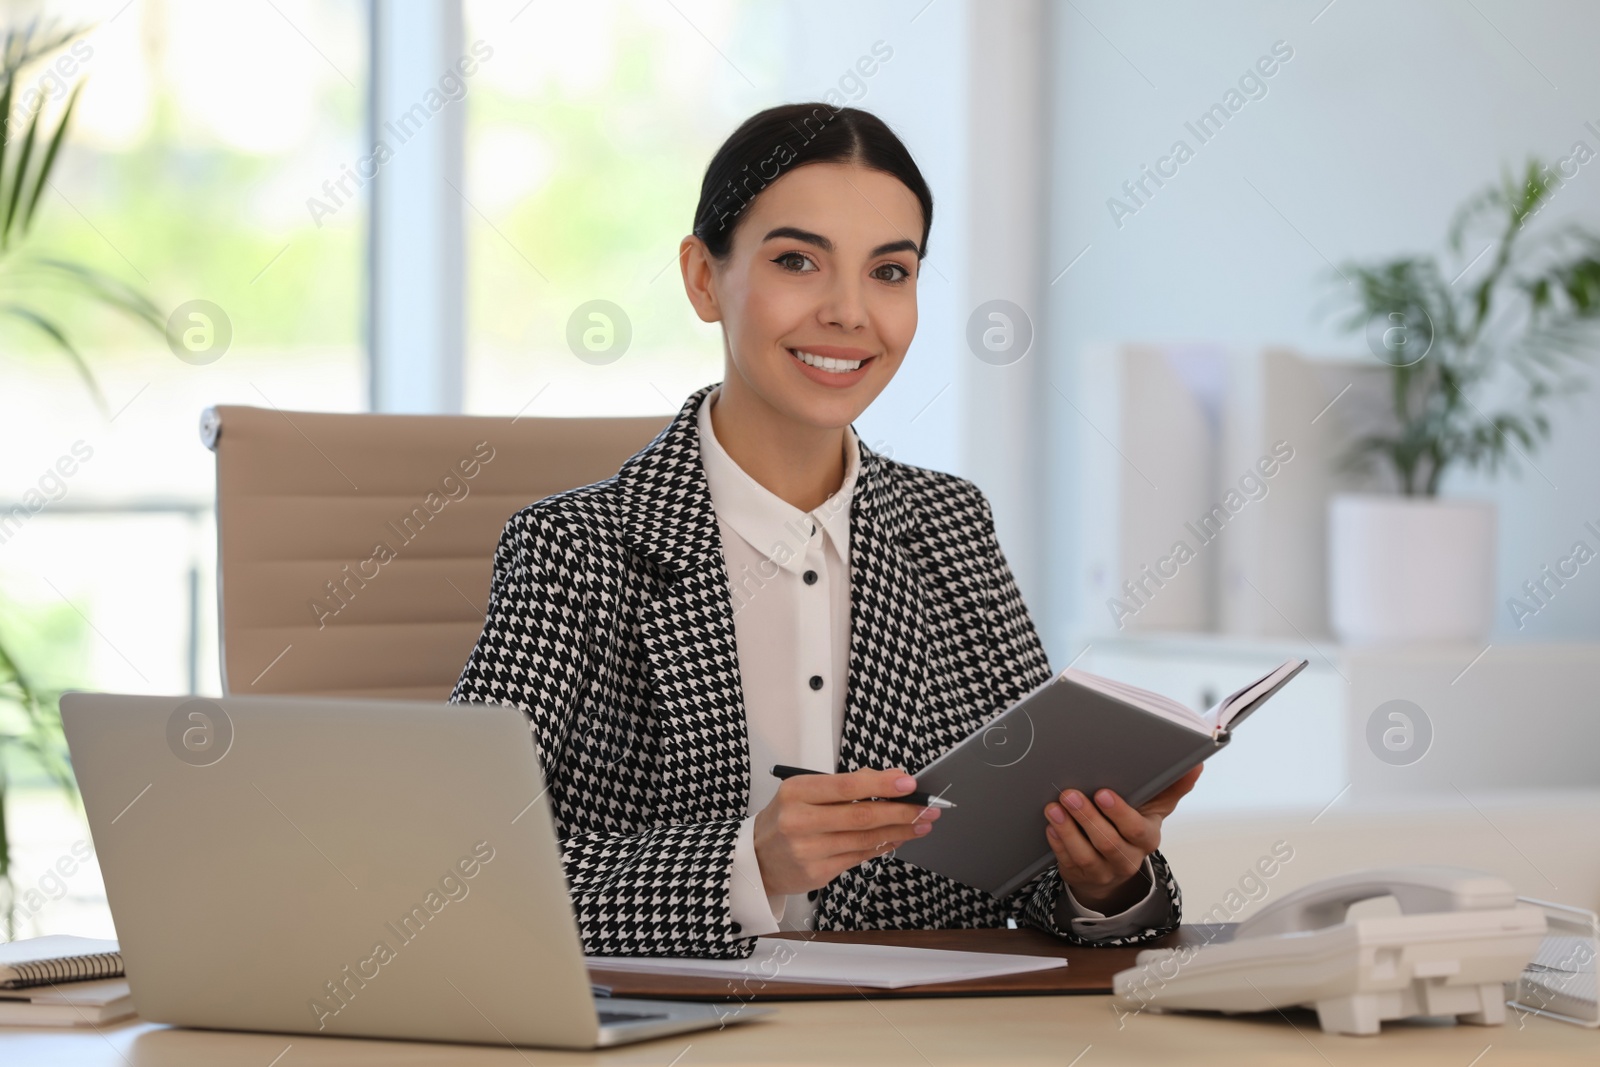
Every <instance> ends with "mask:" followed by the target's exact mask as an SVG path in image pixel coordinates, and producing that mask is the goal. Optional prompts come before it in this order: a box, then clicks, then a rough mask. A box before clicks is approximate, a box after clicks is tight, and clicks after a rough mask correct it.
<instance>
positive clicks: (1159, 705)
mask: <svg viewBox="0 0 1600 1067" xmlns="http://www.w3.org/2000/svg"><path fill="white" fill-rule="evenodd" d="M1062 674H1064V675H1065V676H1066V677H1068V678H1070V679H1071V680H1072V681H1074V682H1077V683H1078V684H1079V685H1081V686H1084V687H1085V688H1087V689H1093V690H1095V691H1096V692H1098V693H1104V694H1105V695H1106V696H1109V697H1113V698H1115V699H1117V700H1122V701H1125V702H1126V703H1129V704H1132V705H1133V706H1134V707H1138V708H1143V709H1144V710H1146V711H1148V712H1151V713H1152V714H1155V715H1159V716H1161V717H1162V718H1164V719H1170V720H1171V721H1173V722H1175V723H1178V724H1179V725H1180V726H1187V727H1189V728H1190V729H1193V730H1199V731H1203V732H1206V733H1209V732H1210V731H1211V724H1210V723H1208V722H1206V721H1205V720H1204V719H1203V718H1202V717H1201V716H1200V714H1199V713H1198V712H1196V711H1195V710H1194V709H1192V708H1188V707H1185V706H1184V705H1182V704H1180V703H1178V702H1177V701H1176V700H1173V699H1172V698H1171V697H1164V696H1162V695H1161V694H1160V693H1152V692H1150V690H1148V689H1140V688H1139V687H1138V686H1136V685H1129V684H1127V683H1126V682H1118V681H1115V680H1114V679H1111V678H1102V677H1100V676H1099V675H1098V674H1089V673H1087V672H1085V671H1080V670H1078V669H1077V668H1076V667H1068V668H1067V669H1066V670H1064V671H1062Z"/></svg>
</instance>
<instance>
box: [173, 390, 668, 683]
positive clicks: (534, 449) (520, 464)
mask: <svg viewBox="0 0 1600 1067" xmlns="http://www.w3.org/2000/svg"><path fill="white" fill-rule="evenodd" d="M669 419H670V416H666V415H663V416H654V417H642V418H604V419H589V418H584V419H576V418H574V419H563V418H515V419H513V418H484V417H477V416H464V415H463V416H450V415H347V414H326V413H316V412H302V411H278V410H274V409H268V408H255V407H242V406H225V405H219V406H217V407H215V408H209V409H207V410H206V412H205V414H204V416H202V420H201V437H202V439H203V440H204V441H205V443H206V444H207V445H209V446H210V447H211V448H212V450H213V451H215V452H216V454H217V552H218V564H217V586H218V600H219V601H220V604H219V607H220V614H221V627H220V644H221V650H222V684H223V691H224V692H225V693H229V694H236V693H295V694H317V695H329V696H352V697H390V698H400V699H407V700H444V699H445V698H447V697H448V696H449V695H450V691H451V689H452V688H453V687H454V685H455V682H456V679H457V678H458V677H459V676H460V673H461V669H462V667H463V666H465V664H466V661H467V655H468V654H469V653H470V652H471V651H472V646H473V643H474V642H475V641H476V640H477V639H478V635H479V633H480V632H481V631H482V629H483V618H484V605H485V601H486V600H487V598H488V592H489V579H490V576H491V573H492V570H493V559H494V550H495V545H496V543H497V542H498V540H499V537H500V532H501V530H502V529H503V528H504V526H505V522H506V519H507V518H509V517H510V516H511V515H512V514H513V513H515V512H516V511H518V510H519V509H521V508H522V507H524V506H525V505H527V504H530V503H532V502H533V501H535V500H538V499H539V498H541V497H544V496H548V495H550V494H551V493H555V492H558V491H560V490H563V489H570V488H573V487H575V486H580V485H587V484H589V483H591V482H596V481H600V480H601V479H604V478H608V477H610V476H611V475H613V474H615V473H616V472H617V468H618V467H620V466H621V465H622V462H623V461H624V460H625V459H627V458H628V457H629V456H631V455H633V454H634V453H635V452H637V451H638V450H639V449H641V448H643V447H644V446H645V445H646V444H648V443H649V442H650V441H651V439H653V438H654V437H655V436H656V434H657V433H659V432H660V431H661V430H662V428H663V427H665V426H666V424H667V422H668V421H669Z"/></svg>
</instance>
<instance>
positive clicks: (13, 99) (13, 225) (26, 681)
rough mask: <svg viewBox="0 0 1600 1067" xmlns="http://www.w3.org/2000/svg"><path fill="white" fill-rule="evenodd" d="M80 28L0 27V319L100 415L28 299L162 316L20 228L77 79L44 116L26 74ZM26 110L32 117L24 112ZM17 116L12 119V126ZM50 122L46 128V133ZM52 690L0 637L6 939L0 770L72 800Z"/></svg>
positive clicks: (55, 330)
mask: <svg viewBox="0 0 1600 1067" xmlns="http://www.w3.org/2000/svg"><path fill="white" fill-rule="evenodd" d="M84 32H85V30H84V28H81V27H80V28H76V29H68V30H53V29H50V28H48V27H45V28H41V27H40V26H39V25H38V23H37V22H34V23H30V24H29V25H28V26H26V27H25V28H22V29H17V30H9V31H7V32H6V33H5V35H4V38H3V44H0V319H6V320H10V321H11V322H12V323H14V324H16V325H17V326H19V327H20V328H21V329H22V330H23V331H24V332H28V333H32V334H34V335H36V336H39V337H42V338H43V339H44V340H45V341H46V343H47V344H48V345H49V346H50V347H51V348H53V349H54V350H55V351H57V352H59V353H60V354H61V355H63V356H64V357H66V358H67V359H68V360H70V361H71V362H72V365H73V366H74V367H75V368H76V369H77V372H78V374H79V376H80V377H82V379H83V381H84V384H85V386H86V387H87V388H88V390H89V392H90V393H91V394H92V395H93V397H94V399H95V402H96V404H98V405H99V407H100V411H101V413H102V414H108V412H107V409H106V405H105V399H104V397H103V396H102V395H101V392H100V388H99V385H98V383H97V382H96V381H95V378H94V373H93V371H92V370H91V369H90V367H89V364H88V363H87V362H86V361H85V360H84V358H83V356H82V354H81V353H79V351H78V349H77V347H76V346H75V345H74V344H73V343H72V340H71V338H70V336H69V335H68V333H67V331H66V330H65V329H64V328H63V327H62V326H61V324H60V323H59V322H57V321H56V319H55V318H53V317H52V312H51V311H50V310H48V309H46V308H44V307H42V306H41V305H40V304H39V303H38V302H37V301H36V300H34V299H33V295H34V294H36V293H37V292H38V291H39V290H41V289H65V290H67V291H69V292H71V293H74V294H76V295H78V296H81V297H83V298H85V299H87V300H88V301H89V302H91V303H98V304H102V305H106V306H110V307H114V308H116V309H118V310H119V311H122V312H125V313H127V314H129V315H131V316H132V317H133V318H134V319H135V320H136V321H139V322H142V323H145V324H147V325H149V326H151V327H153V328H154V329H155V330H156V331H157V332H158V333H162V334H164V333H165V326H164V323H163V317H162V315H161V313H160V311H159V310H158V309H157V308H156V306H155V305H154V304H153V303H151V302H150V300H149V299H148V298H146V297H145V296H143V295H142V294H140V293H139V292H137V291H136V290H134V289H131V288H129V287H128V286H126V285H124V284H122V283H121V282H119V281H117V280H116V279H115V278H112V277H110V276H108V275H105V274H102V273H100V272H99V271H96V270H94V269H92V268H90V267H86V266H83V265H81V264H78V263H73V262H70V261H68V260H63V259H60V258H57V257H52V256H50V255H48V254H46V253H45V252H44V251H43V250H41V249H39V248H37V247H32V246H31V245H36V244H37V242H32V243H31V244H30V242H29V240H28V235H29V231H30V230H31V228H32V226H33V221H34V218H35V216H36V215H37V213H38V211H39V209H40V206H41V203H42V200H43V194H44V191H45V189H46V188H47V187H48V185H49V179H50V175H51V173H52V170H53V168H54V167H55V164H56V161H57V158H58V154H59V152H60V150H61V146H62V143H63V141H64V139H65V136H66V132H67V124H68V123H69V122H70V121H71V119H72V110H73V106H74V105H75V104H76V103H77V99H78V92H79V90H80V89H81V88H82V87H83V83H82V82H81V81H80V82H79V83H78V84H77V85H76V86H75V87H74V88H73V90H72V95H71V96H70V97H68V98H67V102H66V105H65V106H64V107H63V108H62V110H61V114H60V117H59V118H55V119H53V120H46V119H45V118H44V113H45V110H46V109H45V107H44V105H43V100H42V95H41V94H34V96H36V97H39V98H38V99H36V100H33V101H30V99H29V95H28V93H27V92H26V90H27V88H28V86H27V85H26V83H25V78H26V77H27V76H28V75H29V74H30V73H31V71H32V70H33V69H34V68H35V66H36V65H37V64H38V63H39V62H40V61H42V60H43V59H45V58H46V57H49V56H51V55H53V54H54V53H56V52H57V51H58V50H60V49H61V48H63V47H65V46H66V45H68V44H70V43H71V42H72V41H74V40H76V39H77V38H78V37H80V36H82V34H83V33H84ZM29 110H32V114H31V115H28V114H27V112H28V111H29ZM19 119H20V121H19ZM51 122H53V125H54V129H53V130H52V129H51V128H50V125H51ZM58 696H59V694H58V693H54V692H50V691H47V690H46V689H44V688H42V687H41V686H40V685H38V684H36V683H35V682H34V681H33V679H32V678H31V677H30V675H29V673H28V671H27V670H25V669H24V667H23V665H22V664H21V663H19V662H18V660H17V657H16V656H15V655H14V654H13V652H12V650H11V649H10V648H8V647H7V645H6V641H5V636H4V635H3V634H0V913H3V916H4V925H5V939H6V940H10V939H12V938H14V937H15V936H16V934H17V930H16V895H15V887H14V885H13V883H12V879H11V838H10V835H9V833H8V832H7V831H8V825H9V824H8V822H7V812H6V792H7V785H8V777H7V774H8V769H10V768H11V766H12V763H11V761H12V760H13V759H14V758H16V757H17V756H21V757H22V758H23V759H25V760H28V761H30V762H32V763H33V764H35V765H36V766H38V767H40V768H42V769H43V770H44V772H45V773H46V774H47V775H48V776H49V777H50V778H51V779H52V780H54V781H55V782H56V783H57V784H58V785H59V786H60V787H61V788H62V789H63V790H65V791H66V793H67V794H68V796H70V797H73V798H74V799H75V798H76V796H77V793H76V789H75V785H74V782H73V777H72V771H71V768H70V767H69V766H68V764H67V760H66V756H65V746H64V744H63V742H62V738H61V720H60V713H59V711H58V709H57V707H56V698H57V697H58Z"/></svg>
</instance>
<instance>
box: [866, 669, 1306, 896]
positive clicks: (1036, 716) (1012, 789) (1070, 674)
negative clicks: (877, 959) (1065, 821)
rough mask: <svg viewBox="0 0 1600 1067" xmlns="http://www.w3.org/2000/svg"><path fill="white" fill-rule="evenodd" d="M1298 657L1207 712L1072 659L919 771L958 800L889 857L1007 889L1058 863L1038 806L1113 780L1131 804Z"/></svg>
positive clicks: (1214, 747) (1289, 672)
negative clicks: (1098, 672) (930, 827)
mask: <svg viewBox="0 0 1600 1067" xmlns="http://www.w3.org/2000/svg"><path fill="white" fill-rule="evenodd" d="M1305 666H1306V660H1303V659H1301V660H1293V659H1291V660H1285V661H1284V662H1283V664H1282V665H1281V666H1279V667H1276V668H1274V669H1273V670H1271V671H1268V672H1267V673H1266V674H1265V675H1263V676H1262V677H1260V678H1258V679H1256V680H1255V681H1253V682H1251V683H1250V684H1249V685H1246V686H1245V687H1243V688H1242V689H1239V690H1238V691H1236V692H1234V693H1230V694H1229V695H1228V696H1226V697H1223V698H1222V699H1221V700H1219V701H1218V702H1217V703H1216V704H1215V705H1213V706H1212V707H1211V708H1210V709H1209V710H1208V711H1206V712H1204V713H1201V712H1196V711H1193V710H1191V709H1189V708H1186V707H1184V706H1183V705H1182V704H1180V703H1178V702H1177V701H1175V700H1172V699H1171V698H1169V697H1164V696H1161V695H1159V694H1157V693H1151V692H1148V691H1147V690H1144V689H1139V688H1137V687H1136V686H1131V685H1127V684H1125V683H1122V682H1117V681H1113V680H1111V679H1109V678H1102V677H1100V676H1098V675H1094V674H1089V673H1087V672H1085V671H1080V670H1075V669H1073V668H1071V667H1068V668H1067V669H1066V670H1064V671H1062V672H1061V673H1060V674H1058V675H1056V676H1055V677H1053V678H1051V679H1050V680H1049V681H1047V682H1044V683H1042V684H1040V685H1039V686H1038V687H1037V688H1035V689H1033V690H1032V691H1031V692H1029V693H1027V694H1025V695H1024V696H1023V697H1022V698H1021V699H1020V700H1018V701H1017V702H1016V703H1015V704H1013V705H1012V706H1011V707H1009V708H1007V709H1006V710H1005V711H1003V712H1001V713H1000V714H999V715H997V716H995V717H994V718H992V719H990V720H989V721H988V722H987V723H985V724H984V725H983V726H981V727H979V728H978V729H977V730H975V731H974V732H973V733H972V734H971V736H969V737H967V738H966V740H964V741H962V742H961V743H960V744H958V745H956V746H955V747H954V748H952V749H950V751H948V752H946V753H945V754H944V755H942V756H940V757H939V758H938V759H936V760H934V761H933V762H932V763H930V764H929V765H928V766H926V767H924V768H923V769H922V770H920V771H917V772H915V773H916V779H917V788H918V789H922V790H926V791H928V792H929V793H933V794H935V795H936V796H941V797H944V798H945V799H946V800H949V801H952V802H953V803H954V804H955V805H956V806H955V807H953V808H946V809H944V810H943V811H942V812H941V813H940V815H939V819H938V821H937V822H935V823H934V824H933V832H932V833H930V834H928V835H926V836H925V837H920V838H914V839H912V840H910V841H907V842H906V843H905V844H903V845H901V846H900V847H899V848H897V849H895V850H894V855H895V856H896V857H897V858H899V859H902V860H905V861H906V862H907V863H914V864H916V865H917V866H919V867H925V868H927V869H928V870H930V871H935V872H937V873H939V874H942V875H945V876H947V877H950V878H954V879H955V880H956V881H958V882H963V883H965V884H967V885H970V886H974V887H976V888H978V889H983V890H986V891H987V892H989V893H992V894H993V895H994V896H996V897H1004V896H1005V895H1006V894H1008V893H1010V892H1011V891H1012V890H1014V889H1016V888H1017V887H1018V886H1020V885H1022V884H1023V883H1025V882H1026V881H1028V879H1030V878H1032V877H1033V876H1034V875H1036V874H1038V873H1039V872H1040V871H1042V870H1044V869H1045V868H1046V867H1048V866H1049V865H1050V864H1051V863H1053V862H1055V856H1054V854H1053V853H1052V852H1051V851H1050V847H1049V842H1047V841H1046V840H1045V836H1044V829H1045V826H1046V825H1047V823H1046V820H1045V817H1044V806H1045V805H1046V804H1048V803H1049V802H1050V801H1051V800H1052V799H1053V798H1054V797H1056V796H1058V795H1059V794H1060V793H1061V791H1062V790H1064V789H1070V788H1076V789H1079V790H1081V791H1082V792H1083V793H1084V794H1085V795H1087V796H1092V795H1093V794H1094V791H1095V790H1097V789H1101V788H1105V789H1110V790H1112V791H1114V792H1115V793H1116V794H1117V795H1118V796H1119V797H1122V798H1123V799H1124V800H1126V801H1127V802H1128V803H1130V804H1132V805H1133V806H1134V807H1138V806H1139V805H1140V804H1143V803H1144V802H1145V801H1147V800H1149V799H1150V798H1151V797H1153V796H1155V795H1156V794H1157V793H1159V792H1161V791H1162V790H1163V789H1165V788H1166V787H1167V786H1169V785H1171V784H1172V783H1173V782H1175V781H1177V780H1178V779H1179V778H1182V777H1183V776H1184V774H1185V773H1187V772H1188V770H1189V769H1190V768H1191V767H1193V766H1195V765H1196V764H1198V763H1201V762H1202V761H1204V760H1205V759H1207V758H1208V757H1209V756H1211V755H1212V753H1215V752H1218V751H1220V750H1221V749H1222V747H1223V746H1224V745H1226V744H1227V743H1228V738H1229V735H1230V731H1231V730H1233V729H1234V728H1235V727H1237V726H1238V725H1239V723H1240V722H1241V721H1243V720H1244V718H1245V717H1246V716H1248V715H1249V714H1250V713H1251V712H1253V711H1255V710H1256V709H1257V708H1259V707H1260V706H1261V705H1262V704H1264V703H1266V701H1267V699H1268V698H1269V697H1271V696H1272V694H1274V693H1276V692H1277V691H1278V690H1279V689H1281V688H1283V686H1284V685H1285V684H1286V683H1287V682H1288V681H1289V679H1291V678H1293V677H1294V676H1295V675H1296V674H1299V673H1300V671H1301V669H1303V668H1304V667H1305Z"/></svg>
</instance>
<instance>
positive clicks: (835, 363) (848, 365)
mask: <svg viewBox="0 0 1600 1067" xmlns="http://www.w3.org/2000/svg"><path fill="white" fill-rule="evenodd" d="M789 351H790V352H793V353H794V356H795V358H796V359H798V360H799V361H800V362H801V363H804V364H807V365H808V366H812V367H817V368H819V369H820V370H825V371H832V372H833V373H835V374H843V373H844V372H845V371H852V370H855V369H856V368H857V367H859V366H861V364H862V363H864V362H866V361H865V360H861V359H829V358H828V357H827V356H814V355H812V354H811V353H810V352H802V351H800V350H799V349H798V348H791V349H789Z"/></svg>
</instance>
